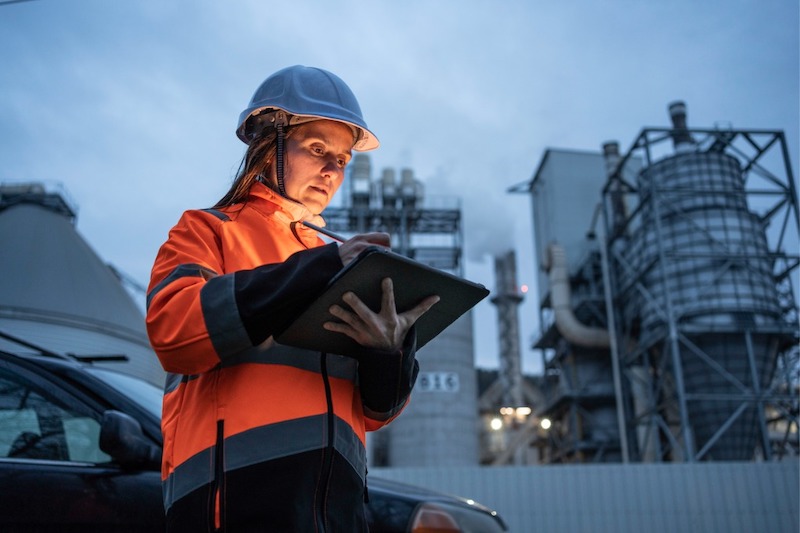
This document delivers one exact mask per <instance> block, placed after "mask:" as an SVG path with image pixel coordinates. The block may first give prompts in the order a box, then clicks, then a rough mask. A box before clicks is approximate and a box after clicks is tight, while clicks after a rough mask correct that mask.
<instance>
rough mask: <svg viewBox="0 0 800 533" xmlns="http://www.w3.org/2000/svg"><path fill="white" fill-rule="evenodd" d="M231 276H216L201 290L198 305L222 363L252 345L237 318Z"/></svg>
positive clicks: (237, 311) (237, 310) (240, 321)
mask: <svg viewBox="0 0 800 533" xmlns="http://www.w3.org/2000/svg"><path fill="white" fill-rule="evenodd" d="M234 279H235V278H234V276H233V274H224V275H222V276H217V277H215V278H212V279H210V280H208V281H207V282H206V284H205V285H204V286H203V288H202V289H201V290H200V304H201V306H202V308H203V318H204V320H205V323H206V331H208V336H209V339H210V340H211V344H213V345H214V349H215V350H216V352H217V355H218V356H219V358H220V360H222V361H223V362H224V361H225V360H226V359H227V358H229V357H230V356H232V355H234V354H236V353H238V352H241V351H242V350H245V349H247V348H250V347H251V346H252V345H253V344H252V342H251V341H250V337H249V336H248V335H247V331H246V330H245V328H244V324H242V320H241V318H240V317H239V309H238V308H237V306H236V297H235V294H234Z"/></svg>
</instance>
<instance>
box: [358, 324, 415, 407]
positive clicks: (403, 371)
mask: <svg viewBox="0 0 800 533" xmlns="http://www.w3.org/2000/svg"><path fill="white" fill-rule="evenodd" d="M416 345H417V334H416V330H415V328H414V327H412V328H411V330H409V332H408V334H407V335H406V338H405V341H404V342H403V347H402V349H401V350H400V351H397V352H385V351H377V350H376V351H375V352H373V353H371V354H369V355H366V356H361V357H359V359H358V360H359V363H358V380H359V386H360V388H361V400H362V402H363V403H364V407H365V408H366V409H368V410H369V411H371V412H372V414H373V416H374V415H379V416H381V415H382V417H385V418H389V417H390V416H393V415H394V414H395V413H396V412H397V411H399V409H400V408H402V407H403V406H404V405H405V404H406V401H407V400H408V397H409V395H410V394H411V389H412V388H413V387H414V383H415V382H416V380H417V374H418V373H419V363H417V360H416V357H415V355H416V351H417V350H416Z"/></svg>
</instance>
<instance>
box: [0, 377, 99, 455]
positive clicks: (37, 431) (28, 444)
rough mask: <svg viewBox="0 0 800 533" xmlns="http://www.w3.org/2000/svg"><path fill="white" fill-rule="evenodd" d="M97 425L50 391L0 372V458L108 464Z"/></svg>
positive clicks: (97, 423)
mask: <svg viewBox="0 0 800 533" xmlns="http://www.w3.org/2000/svg"><path fill="white" fill-rule="evenodd" d="M99 436H100V422H99V421H98V420H96V419H95V418H94V417H92V416H91V415H90V414H89V413H86V412H83V411H82V410H79V409H77V408H76V407H75V406H70V405H67V404H66V402H65V401H63V399H60V398H57V397H56V395H55V394H53V392H52V390H48V389H46V388H44V387H41V386H39V385H37V384H36V383H34V382H32V381H31V380H29V379H27V378H25V377H23V376H22V375H19V374H16V373H13V372H11V371H9V370H7V369H5V368H0V458H2V457H6V458H12V459H40V460H50V461H80V462H90V463H102V462H108V461H110V460H111V458H110V457H109V456H108V455H107V454H106V453H104V452H103V451H102V450H100V445H99V442H100V439H99Z"/></svg>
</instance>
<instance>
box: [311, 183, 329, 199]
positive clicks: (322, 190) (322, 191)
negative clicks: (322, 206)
mask: <svg viewBox="0 0 800 533" xmlns="http://www.w3.org/2000/svg"><path fill="white" fill-rule="evenodd" d="M309 189H311V190H312V191H314V192H316V193H319V194H322V195H324V196H325V197H326V198H327V197H328V195H329V192H328V189H325V188H323V187H315V186H314V185H312V186H310V187H309Z"/></svg>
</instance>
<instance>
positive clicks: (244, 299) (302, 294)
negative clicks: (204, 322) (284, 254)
mask: <svg viewBox="0 0 800 533" xmlns="http://www.w3.org/2000/svg"><path fill="white" fill-rule="evenodd" d="M342 267H343V265H342V260H341V258H340V257H339V247H338V245H337V244H336V243H330V244H327V245H325V246H320V247H318V248H312V249H310V250H303V251H301V252H297V253H295V254H293V255H291V256H290V257H289V258H288V259H287V260H286V261H284V262H283V263H275V264H269V265H262V266H259V267H256V268H254V269H252V270H241V271H239V272H236V273H235V274H234V277H235V281H234V292H235V298H236V306H237V307H238V309H239V316H240V318H241V320H242V324H243V325H244V328H245V330H246V331H247V335H248V336H249V337H250V340H251V342H252V343H253V345H258V344H261V343H262V342H264V341H265V340H266V339H267V338H268V337H269V336H270V335H273V334H275V333H278V332H280V331H283V330H284V329H285V328H286V327H288V325H289V324H291V323H292V321H293V320H294V319H295V318H296V317H297V316H298V315H299V314H300V313H301V312H302V311H303V309H305V308H306V307H308V305H309V304H310V303H311V302H312V301H313V300H314V298H316V297H317V296H318V295H319V294H320V293H321V292H322V290H323V289H325V287H326V286H327V284H328V282H329V281H330V279H331V278H332V277H333V276H334V275H335V274H336V273H337V272H339V270H341V269H342Z"/></svg>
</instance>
